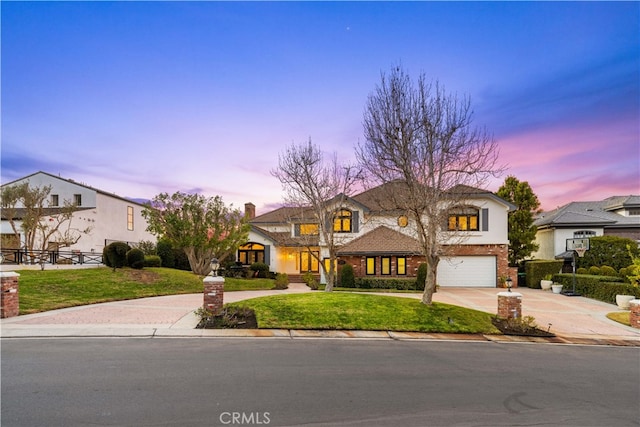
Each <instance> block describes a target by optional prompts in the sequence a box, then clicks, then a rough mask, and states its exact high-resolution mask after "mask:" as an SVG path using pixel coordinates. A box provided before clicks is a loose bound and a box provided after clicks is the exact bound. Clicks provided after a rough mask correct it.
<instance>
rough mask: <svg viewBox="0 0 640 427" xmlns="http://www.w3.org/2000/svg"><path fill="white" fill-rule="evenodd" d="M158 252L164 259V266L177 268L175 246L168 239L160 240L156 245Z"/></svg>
mask: <svg viewBox="0 0 640 427" xmlns="http://www.w3.org/2000/svg"><path fill="white" fill-rule="evenodd" d="M156 253H157V254H158V256H159V257H160V259H161V260H162V266H163V267H167V268H175V266H176V259H175V256H174V254H173V247H172V246H171V243H170V242H169V241H167V240H160V241H158V244H157V246H156Z"/></svg>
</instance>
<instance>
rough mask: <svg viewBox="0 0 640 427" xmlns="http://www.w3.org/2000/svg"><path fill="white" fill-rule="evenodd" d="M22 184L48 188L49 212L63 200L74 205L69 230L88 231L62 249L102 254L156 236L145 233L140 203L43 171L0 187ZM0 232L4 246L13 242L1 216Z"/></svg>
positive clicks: (11, 235) (53, 244)
mask: <svg viewBox="0 0 640 427" xmlns="http://www.w3.org/2000/svg"><path fill="white" fill-rule="evenodd" d="M23 182H29V186H30V187H39V188H42V187H45V186H51V192H50V193H49V206H48V207H49V208H50V209H55V208H56V207H58V208H59V207H63V206H64V202H65V201H69V202H71V203H75V204H76V205H77V207H78V211H76V212H74V213H73V218H72V219H71V227H72V228H75V229H80V230H83V229H86V228H88V227H90V228H91V230H90V231H89V233H88V234H82V236H81V237H80V239H79V240H78V242H77V243H75V244H74V245H72V246H71V247H65V248H61V250H64V251H79V252H89V253H91V252H94V253H97V254H102V250H103V248H104V247H105V246H106V245H107V244H109V243H111V242H113V241H123V242H128V243H129V244H130V245H131V244H135V243H139V242H140V241H143V240H145V241H152V242H155V241H156V237H155V236H154V235H153V234H151V233H149V232H147V231H146V229H147V221H146V219H145V218H144V217H143V216H142V210H143V208H144V205H142V204H140V203H137V202H134V201H131V200H128V199H125V198H123V197H119V196H117V195H115V194H112V193H107V192H105V191H102V190H98V189H95V188H92V187H89V186H88V185H85V184H81V183H78V182H75V181H74V180H71V179H64V178H61V177H58V176H55V175H52V174H49V173H46V172H36V173H34V174H32V175H28V176H26V177H24V178H21V179H18V180H15V181H12V182H8V183H6V184H3V185H2V186H3V187H5V186H10V185H15V184H21V183H23ZM18 207H19V206H18ZM17 219H18V221H16V224H17V225H18V229H19V228H20V221H19V218H17ZM1 232H2V238H3V239H2V241H3V242H5V244H6V242H11V241H12V238H13V236H14V233H13V230H12V228H11V225H10V224H9V221H8V219H7V218H5V217H4V215H3V216H2V228H1ZM20 238H21V242H23V241H24V236H23V235H22V234H21V236H20ZM50 243H51V244H52V245H51V246H52V247H55V242H50ZM13 245H15V242H13ZM13 245H11V244H10V245H9V246H13ZM6 249H10V248H7V247H3V252H5V250H6Z"/></svg>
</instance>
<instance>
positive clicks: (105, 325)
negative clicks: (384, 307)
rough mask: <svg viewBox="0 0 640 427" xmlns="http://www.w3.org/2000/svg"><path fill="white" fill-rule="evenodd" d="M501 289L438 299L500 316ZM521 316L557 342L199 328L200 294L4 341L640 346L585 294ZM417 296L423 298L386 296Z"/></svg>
mask: <svg viewBox="0 0 640 427" xmlns="http://www.w3.org/2000/svg"><path fill="white" fill-rule="evenodd" d="M500 291H502V289H495V288H444V289H442V288H441V289H440V291H439V292H437V293H435V294H434V301H437V302H444V303H448V304H454V305H459V306H462V307H467V308H472V309H475V310H480V311H485V312H488V313H496V311H497V296H496V295H497V293H498V292H500ZM514 291H515V292H519V293H521V294H522V315H523V316H533V317H534V318H535V319H536V323H537V324H538V326H539V327H540V328H541V329H545V330H547V329H549V330H550V332H553V333H554V334H556V338H550V339H541V338H531V337H513V336H502V335H497V336H496V335H465V334H426V333H398V332H385V331H293V330H262V329H261V330H246V329H245V330H241V329H236V330H232V329H226V330H220V329H218V330H213V329H195V326H196V325H197V323H198V318H197V317H196V316H195V314H194V311H195V310H196V309H197V308H199V307H201V306H202V302H203V295H202V294H188V295H172V296H163V297H154V298H142V299H136V300H129V301H118V302H111V303H104V304H93V305H88V306H80V307H72V308H66V309H61V310H53V311H49V312H45V313H37V314H30V315H24V316H18V317H13V318H9V319H2V320H1V321H0V330H1V335H2V337H3V338H27V337H29V338H36V337H272V338H286V339H291V338H369V339H449V340H451V339H458V340H459V339H464V340H475V341H478V340H480V341H482V340H484V341H500V342H513V341H516V342H523V341H524V342H556V343H578V344H604V345H631V346H638V347H640V330H638V329H634V328H631V327H628V326H624V325H621V324H619V323H617V322H613V321H611V320H609V319H607V318H606V314H607V313H610V312H612V311H617V310H618V308H617V307H616V306H615V305H612V304H607V303H603V302H599V301H595V300H591V299H588V298H583V297H567V296H564V295H559V294H553V293H551V292H549V291H542V290H538V289H529V288H518V289H514ZM302 292H311V291H310V290H309V288H308V287H307V286H305V285H303V284H291V285H289V289H287V290H283V291H243V292H226V293H225V295H224V302H225V303H229V302H236V301H241V300H246V299H250V298H256V297H261V296H267V295H275V294H283V293H284V294H289V293H302ZM384 295H392V296H399V297H404V298H415V299H419V298H420V297H421V295H420V294H406V293H398V294H388V293H386V294H384Z"/></svg>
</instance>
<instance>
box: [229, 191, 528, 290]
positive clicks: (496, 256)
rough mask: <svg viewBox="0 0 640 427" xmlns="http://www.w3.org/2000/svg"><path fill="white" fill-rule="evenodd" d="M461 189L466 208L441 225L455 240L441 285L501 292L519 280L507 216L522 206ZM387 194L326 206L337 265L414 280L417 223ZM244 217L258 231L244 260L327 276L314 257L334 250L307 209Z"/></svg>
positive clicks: (243, 251)
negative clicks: (504, 281) (506, 281)
mask: <svg viewBox="0 0 640 427" xmlns="http://www.w3.org/2000/svg"><path fill="white" fill-rule="evenodd" d="M456 191H458V192H460V191H464V193H465V199H464V204H463V205H462V206H456V207H455V208H453V209H451V211H450V212H449V215H448V218H447V219H446V220H445V222H446V223H445V224H443V225H442V230H443V236H444V238H446V236H447V235H451V236H452V242H451V245H450V247H448V250H447V255H446V256H445V257H443V258H441V261H440V263H439V265H438V284H439V285H440V286H445V287H446V286H472V287H496V286H499V285H500V278H501V277H503V278H506V277H509V276H511V277H513V278H515V277H516V273H517V272H516V270H515V269H511V268H509V266H508V258H507V252H508V245H509V240H508V219H507V216H508V213H509V212H510V211H511V210H513V209H515V206H513V205H512V204H511V203H509V202H507V201H505V200H503V199H501V198H500V197H498V196H496V195H495V194H493V193H491V192H488V191H484V190H479V189H476V188H471V187H464V188H460V187H458V188H457V189H456ZM383 194H385V189H383V188H382V186H380V187H376V188H373V189H370V190H368V191H365V192H362V193H360V194H358V195H355V196H352V197H346V198H341V203H340V205H336V204H333V203H331V202H330V201H329V202H328V203H327V211H328V212H329V213H330V214H331V215H330V217H332V218H334V219H333V230H334V237H335V239H336V242H337V246H338V251H337V253H338V264H339V265H341V264H342V265H343V264H345V263H348V264H351V265H352V266H353V267H354V271H355V274H356V276H360V277H365V276H371V277H398V278H411V277H415V276H416V272H417V268H418V265H419V264H420V263H422V262H424V257H423V256H422V255H421V251H420V246H419V244H418V241H417V240H416V229H415V223H413V221H412V220H410V219H409V218H408V217H407V215H405V213H403V212H400V211H398V210H396V209H390V208H387V207H385V206H384V205H385V203H384V201H383V200H382V199H381V197H383V196H382V195H383ZM245 213H246V214H247V215H248V216H249V218H250V223H251V231H250V233H249V242H248V243H247V244H246V245H244V246H242V247H241V248H240V249H239V251H238V254H237V259H238V261H239V262H240V263H242V264H244V265H248V264H251V263H253V262H264V263H266V264H268V265H269V266H270V269H271V271H275V272H282V273H287V274H288V275H289V276H297V275H300V274H303V273H305V272H307V271H311V272H313V273H317V274H320V273H321V272H322V269H321V268H320V266H319V262H318V260H317V259H316V258H315V257H314V256H312V253H311V252H315V253H316V254H318V255H319V258H320V259H322V260H325V262H326V261H327V258H328V251H327V248H326V246H325V245H323V242H322V241H321V240H322V239H321V238H320V237H319V236H318V225H317V219H315V218H314V217H313V216H312V215H310V214H309V213H308V212H307V213H305V211H304V210H301V209H300V208H290V207H281V208H278V209H275V210H273V211H271V212H266V213H264V214H261V215H258V216H256V215H255V206H254V205H253V204H250V203H248V204H247V205H245ZM454 236H455V238H453V237H454ZM339 265H338V267H339ZM324 281H325V279H324V277H321V282H324Z"/></svg>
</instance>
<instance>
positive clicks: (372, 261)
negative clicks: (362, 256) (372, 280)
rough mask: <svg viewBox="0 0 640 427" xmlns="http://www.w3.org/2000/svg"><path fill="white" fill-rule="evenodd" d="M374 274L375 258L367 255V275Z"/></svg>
mask: <svg viewBox="0 0 640 427" xmlns="http://www.w3.org/2000/svg"><path fill="white" fill-rule="evenodd" d="M375 274H376V259H375V258H374V257H367V275H369V276H373V275H375Z"/></svg>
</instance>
